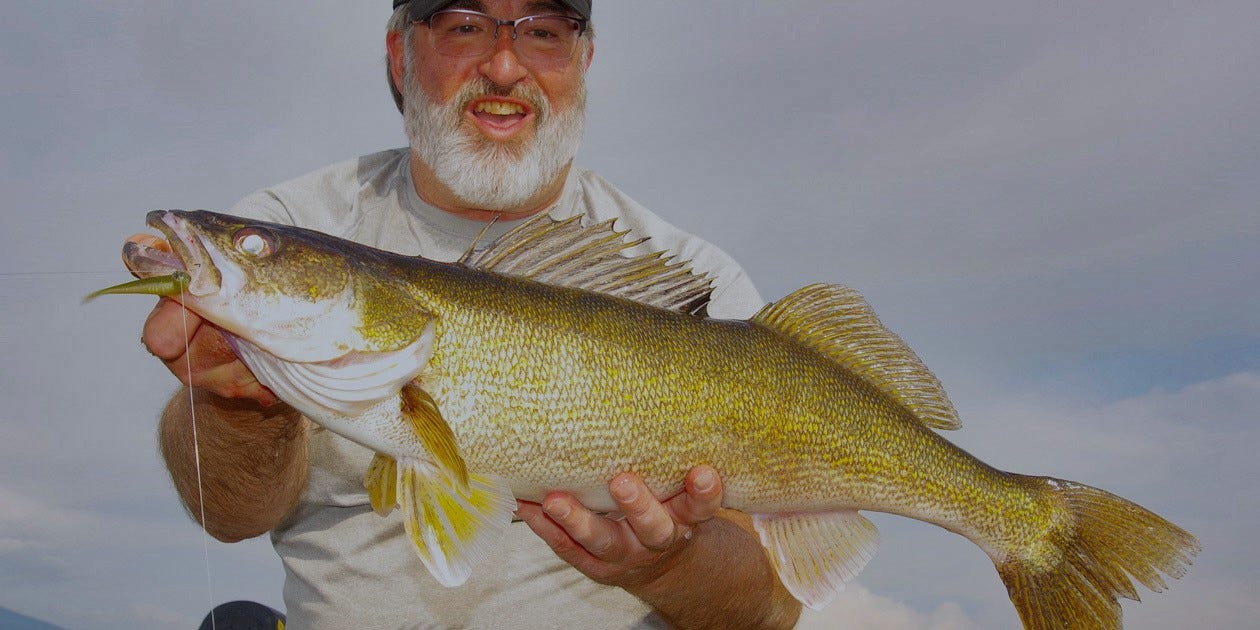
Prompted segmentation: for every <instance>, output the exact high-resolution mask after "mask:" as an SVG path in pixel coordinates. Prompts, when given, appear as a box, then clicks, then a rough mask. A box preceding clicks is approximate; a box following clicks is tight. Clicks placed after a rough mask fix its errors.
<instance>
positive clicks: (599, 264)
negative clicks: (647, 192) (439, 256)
mask: <svg viewBox="0 0 1260 630" xmlns="http://www.w3.org/2000/svg"><path fill="white" fill-rule="evenodd" d="M627 233H628V231H617V230H616V229H614V228H613V220H608V221H604V222H602V223H599V224H597V225H592V226H589V227H586V226H583V225H582V217H581V215H579V216H574V217H570V218H568V219H563V220H557V219H554V218H552V217H551V216H549V215H547V214H546V213H544V214H541V215H539V216H538V217H536V218H534V219H531V220H530V221H527V222H526V223H524V224H522V225H519V226H517V227H516V228H514V229H512V231H510V232H508V233H507V234H504V235H503V236H502V237H501V238H500V239H499V240H498V241H496V242H495V243H494V245H491V246H490V247H488V248H486V249H485V250H484V251H481V252H476V253H472V252H470V253H469V254H466V255H465V256H464V257H463V258H462V259H460V262H461V263H463V264H465V265H467V266H469V267H472V268H474V269H481V270H484V271H493V272H495V273H501V274H505V275H511V276H518V277H522V278H528V279H530V280H535V281H538V282H545V283H547V284H552V285H557V286H564V287H571V288H575V289H584V290H587V291H598V292H600V293H606V294H609V295H615V296H619V297H623V298H628V299H631V300H635V301H636V302H642V303H644V304H649V305H651V306H656V307H659V308H665V309H669V310H673V311H679V312H682V313H697V312H699V311H700V310H701V309H703V308H704V307H705V305H707V304H708V303H709V297H710V295H711V294H712V293H713V286H712V281H711V280H710V278H709V277H708V276H707V275H703V274H697V273H695V272H694V271H693V270H692V269H691V265H690V264H689V263H686V262H681V261H676V260H674V259H672V258H670V257H667V256H666V255H665V252H659V251H658V252H654V253H650V254H643V255H639V256H629V255H627V253H626V250H628V249H630V248H632V247H635V246H636V245H639V244H641V243H643V242H645V241H647V240H648V239H647V238H646V237H645V238H640V239H637V240H626V239H625V238H624V237H625V235H626V234H627Z"/></svg>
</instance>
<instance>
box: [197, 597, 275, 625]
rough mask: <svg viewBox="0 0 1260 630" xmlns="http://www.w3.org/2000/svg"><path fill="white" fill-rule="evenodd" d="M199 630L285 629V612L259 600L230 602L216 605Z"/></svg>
mask: <svg viewBox="0 0 1260 630" xmlns="http://www.w3.org/2000/svg"><path fill="white" fill-rule="evenodd" d="M211 617H214V620H213V621H211V619H210V618H211ZM197 630H284V613H282V612H279V611H277V610H273V609H272V608H270V607H268V606H264V605H262V604H259V603H258V602H247V601H244V600H240V601H235V602H228V603H226V604H219V605H218V606H215V607H214V610H211V611H210V614H208V615H206V618H205V619H203V620H202V621H201V626H200V627H198V628H197Z"/></svg>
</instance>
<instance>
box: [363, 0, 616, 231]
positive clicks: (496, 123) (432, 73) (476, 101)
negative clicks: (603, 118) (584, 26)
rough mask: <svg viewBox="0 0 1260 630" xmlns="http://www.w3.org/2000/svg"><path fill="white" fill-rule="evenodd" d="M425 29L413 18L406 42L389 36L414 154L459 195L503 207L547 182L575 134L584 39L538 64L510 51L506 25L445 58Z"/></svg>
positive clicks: (551, 183)
mask: <svg viewBox="0 0 1260 630" xmlns="http://www.w3.org/2000/svg"><path fill="white" fill-rule="evenodd" d="M452 6H453V7H457V8H470V9H474V10H479V11H483V12H486V13H488V14H490V15H493V16H494V17H496V18H500V19H507V18H516V17H522V16H524V15H535V14H538V13H540V12H543V13H545V12H553V11H562V9H559V8H557V7H551V6H548V5H546V4H543V5H541V6H540V5H539V3H535V2H525V1H523V0H514V1H508V0H500V1H491V2H471V3H469V2H457V3H455V4H453V5H452ZM426 29H427V27H426V26H425V25H423V24H417V25H415V26H414V27H413V30H412V35H411V37H410V38H409V39H410V45H408V43H407V42H406V41H405V40H403V38H401V37H400V36H397V35H396V34H391V37H390V39H389V40H388V44H389V49H390V56H391V66H392V68H393V69H394V73H395V81H396V83H400V84H401V85H402V88H403V89H402V92H403V94H404V96H405V98H404V102H405V105H404V109H405V110H406V111H405V112H404V114H405V117H406V119H407V127H408V136H409V138H410V140H411V146H412V150H413V153H415V155H416V157H418V158H419V159H420V160H422V161H423V162H424V163H425V165H426V166H427V167H428V169H429V170H430V171H432V172H433V173H434V174H435V175H436V177H437V179H438V181H439V182H440V183H441V184H443V185H444V186H445V187H447V188H450V189H451V190H452V191H453V192H454V193H455V196H456V197H457V198H458V199H459V200H460V201H461V202H463V203H465V204H468V205H472V206H476V207H481V208H486V209H508V208H507V207H509V206H513V205H515V204H514V203H513V202H514V201H522V198H532V196H534V193H537V192H538V190H540V189H543V188H548V187H550V188H554V187H555V185H556V184H557V183H558V182H557V181H556V180H557V179H558V178H562V176H563V174H564V173H566V172H567V166H568V164H569V163H570V162H571V161H572V158H573V154H574V153H576V151H577V146H578V143H579V142H580V138H581V128H582V119H583V111H582V110H583V107H584V104H585V86H584V75H585V71H586V68H587V66H588V65H589V61H590V53H591V51H590V45H589V42H587V43H584V44H583V45H582V46H580V47H579V51H578V53H577V54H575V55H574V56H573V57H572V58H570V59H567V60H562V61H561V62H554V61H553V62H547V63H539V62H536V61H531V60H524V59H522V58H521V57H520V56H519V55H517V54H516V52H515V50H514V49H513V44H512V40H511V38H510V29H500V33H499V39H498V45H497V46H496V47H495V48H494V49H493V50H492V51H490V52H488V53H486V54H485V55H483V56H481V57H473V58H453V57H446V56H443V55H440V54H438V53H437V52H436V51H435V50H434V49H433V48H432V46H431V43H430V40H429V37H428V35H429V34H428V32H427V31H426ZM399 75H402V76H399ZM478 171H479V172H480V173H479V174H478ZM508 179H514V180H515V181H513V182H508V181H507V180H508ZM526 180H532V184H531V183H528V181H526ZM417 184H418V185H419V182H417ZM531 186H532V188H534V189H535V190H529V189H530V188H531ZM470 187H471V188H472V189H471V190H470ZM457 188H458V189H457ZM478 189H480V190H478ZM488 189H493V190H488ZM509 189H510V190H511V191H512V192H511V193H508V192H506V191H508V190H509ZM492 193H493V194H492ZM525 200H528V199H525ZM505 204H506V206H505ZM439 205H440V204H439ZM496 206H497V208H495V207H496Z"/></svg>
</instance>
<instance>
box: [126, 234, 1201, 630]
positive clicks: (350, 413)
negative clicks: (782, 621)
mask: <svg viewBox="0 0 1260 630" xmlns="http://www.w3.org/2000/svg"><path fill="white" fill-rule="evenodd" d="M148 224H149V225H151V226H153V227H155V228H157V229H158V230H160V231H161V232H162V233H163V234H164V235H165V236H166V238H167V240H168V242H169V245H170V247H171V250H172V251H171V252H166V251H162V250H160V249H157V248H154V247H150V246H146V245H142V244H138V243H134V242H129V243H128V245H127V246H126V248H125V250H124V258H125V260H126V261H127V264H128V267H129V268H131V270H132V271H133V273H135V274H136V275H138V276H140V277H141V280H140V281H138V282H132V283H128V284H126V285H120V287H119V288H115V289H112V290H111V289H107V290H105V292H124V293H146V292H147V293H156V294H160V295H169V296H171V297H172V298H174V299H177V300H179V301H181V302H182V303H183V304H184V305H185V306H186V307H188V308H190V309H192V310H193V311H196V312H197V313H198V314H200V315H201V316H203V317H204V318H206V319H208V320H210V321H211V322H213V323H214V324H216V325H217V326H219V327H221V328H222V329H223V330H224V331H226V333H227V334H228V338H229V340H230V341H231V343H232V345H233V347H234V348H235V350H236V352H237V353H238V355H239V356H240V357H241V359H242V360H244V362H245V363H246V364H247V365H248V366H249V367H250V369H251V370H253V372H254V373H255V375H257V377H258V379H259V381H261V382H262V383H263V384H264V385H266V386H267V387H269V388H270V389H271V390H272V391H273V392H275V393H276V395H277V396H279V397H280V398H281V399H282V400H284V401H285V402H287V403H288V404H290V405H292V406H294V407H295V408H297V409H298V410H300V411H301V412H302V413H303V414H305V415H306V416H307V417H308V418H310V419H311V420H312V421H314V422H316V423H318V424H320V425H322V426H324V427H326V428H328V429H329V430H332V431H335V432H337V433H339V434H341V435H343V436H345V437H346V438H349V439H350V440H353V441H355V442H358V443H360V444H362V445H364V446H366V447H368V448H370V449H372V450H374V451H375V452H376V456H375V459H374V460H373V462H372V464H371V466H370V468H369V470H367V471H366V475H365V485H366V487H367V489H368V494H369V496H370V498H371V502H372V505H373V507H374V508H375V509H376V510H377V511H378V512H380V513H382V514H387V513H389V512H390V511H391V510H392V509H395V508H399V509H401V510H402V513H403V515H404V522H405V524H406V532H407V534H408V535H409V536H410V538H411V539H412V541H413V542H414V543H415V546H416V550H417V552H418V554H419V556H420V559H421V560H422V561H423V562H424V565H425V566H426V567H427V568H428V569H429V571H431V572H432V573H433V575H434V576H436V577H437V579H438V580H439V581H440V582H441V583H443V584H445V585H448V586H455V585H459V584H461V583H463V582H464V581H465V580H466V579H467V577H468V575H469V572H470V570H471V567H472V566H473V564H475V562H476V561H477V560H478V559H479V558H481V557H483V556H484V555H487V554H488V553H489V552H490V551H491V548H492V543H493V542H494V541H495V540H496V539H497V538H498V537H499V534H500V532H501V530H502V529H503V528H504V527H506V526H507V525H508V523H509V522H510V520H511V518H512V512H513V509H514V507H515V501H514V498H519V499H524V500H529V501H541V500H542V498H543V497H544V496H545V495H546V493H547V492H549V491H553V490H564V491H568V492H572V493H574V494H575V495H576V496H577V497H578V498H579V499H580V500H581V501H582V502H583V503H584V504H586V505H588V506H590V507H591V508H593V509H596V510H614V509H615V504H614V503H613V501H612V498H611V497H610V496H609V495H608V490H607V484H608V482H609V480H610V479H611V478H612V477H613V476H615V475H616V474H618V473H620V472H623V471H632V472H634V473H637V474H638V475H640V476H641V477H642V478H643V479H644V481H645V482H646V483H647V485H648V486H649V487H650V488H651V489H652V491H653V493H654V494H655V495H656V496H657V497H658V498H665V497H669V496H672V495H674V494H676V493H678V492H679V491H680V490H681V489H682V480H683V478H684V476H685V474H686V473H687V471H688V470H690V469H691V468H692V467H694V466H696V465H699V464H709V465H711V466H713V467H714V468H716V469H717V470H718V471H719V472H720V473H721V475H722V480H723V484H724V487H725V504H726V506H728V507H731V508H734V509H737V510H741V511H743V512H746V513H749V514H751V515H752V518H753V525H754V527H755V528H756V531H757V532H758V534H759V535H760V539H761V542H762V544H763V545H764V547H765V550H766V553H767V556H768V557H769V559H770V562H771V564H772V565H773V567H774V569H775V571H776V572H777V573H778V576H779V579H780V580H781V581H782V582H783V584H784V585H785V586H786V587H787V588H788V590H789V591H790V592H791V593H792V594H793V595H794V596H795V597H796V598H797V599H799V600H800V601H801V602H803V603H804V604H805V605H807V606H809V607H811V608H815V609H818V608H821V607H822V606H824V605H825V604H826V603H828V602H829V601H830V600H831V599H832V598H833V597H834V596H835V595H836V593H837V592H838V591H839V590H841V588H843V586H844V584H845V583H846V582H848V581H849V580H851V579H852V578H853V577H854V576H855V575H856V574H857V573H858V572H859V571H860V570H861V569H862V568H863V567H864V566H865V565H866V564H867V562H868V561H869V560H870V559H871V557H872V555H873V554H874V552H875V549H876V546H877V544H878V534H877V532H876V529H875V526H874V525H873V524H872V523H871V522H870V521H869V520H867V519H866V518H865V517H864V516H862V515H861V513H860V511H862V510H870V511H878V512H888V513H892V514H898V515H902V516H906V517H910V518H914V519H918V520H921V521H926V522H929V523H934V524H936V525H939V526H941V527H943V528H945V529H947V530H949V531H952V532H955V533H958V534H961V535H962V536H965V537H967V538H968V539H970V540H972V541H973V542H974V543H976V544H977V545H978V546H979V547H980V548H981V549H983V550H984V552H985V553H987V554H988V555H989V557H990V558H991V559H992V560H993V562H994V564H995V565H996V567H997V571H998V574H999V575H1000V577H1001V579H1002V581H1003V582H1004V583H1005V584H1006V587H1007V589H1008V591H1009V593H1010V596H1011V600H1012V602H1013V603H1014V605H1015V607H1016V608H1017V609H1018V611H1019V615H1020V617H1021V619H1022V620H1023V623H1024V625H1025V627H1027V628H1119V627H1120V626H1121V619H1120V618H1121V609H1120V605H1119V604H1118V602H1117V598H1118V597H1125V598H1130V599H1137V598H1138V593H1137V590H1136V588H1135V586H1134V580H1136V581H1137V582H1140V583H1141V584H1143V585H1145V586H1146V587H1147V588H1149V589H1151V590H1154V591H1160V590H1162V589H1163V588H1165V587H1166V583H1165V580H1164V576H1171V577H1174V578H1175V577H1181V576H1182V575H1183V574H1184V573H1185V571H1186V570H1187V568H1188V566H1189V565H1190V564H1191V560H1192V557H1193V556H1194V555H1195V554H1196V553H1198V551H1199V543H1198V541H1197V540H1196V539H1195V538H1194V537H1193V536H1192V535H1191V534H1189V533H1188V532H1186V531H1184V530H1182V529H1181V528H1179V527H1177V526H1175V525H1173V524H1171V523H1169V522H1167V521H1165V520H1164V519H1162V518H1160V517H1159V516H1157V515H1155V514H1153V513H1151V512H1150V511H1148V510H1146V509H1144V508H1142V507H1140V506H1138V505H1136V504H1134V503H1131V502H1129V501H1126V500H1124V499H1122V498H1120V497H1117V496H1114V495H1112V494H1109V493H1107V492H1105V491H1103V490H1099V489H1096V488H1092V487H1089V486H1086V485H1082V484H1079V483H1075V482H1072V481H1065V480H1060V479H1053V478H1049V477H1033V476H1025V475H1019V474H1014V473H1008V472H1003V471H1000V470H997V469H995V468H992V467H990V466H988V465H986V464H985V463H984V462H982V461H980V460H978V459H976V458H975V457H972V456H971V455H969V454H968V453H966V452H964V451H963V450H961V449H959V448H958V447H956V446H954V445H953V444H951V443H950V442H949V441H947V440H945V439H944V438H943V437H941V435H940V434H939V433H938V432H937V431H936V430H940V429H955V428H957V427H958V418H957V415H956V413H955V411H954V408H953V406H952V405H951V403H950V402H949V399H948V398H947V397H946V395H945V392H944V390H943V389H942V387H941V384H940V383H939V382H938V381H937V379H936V378H935V377H934V376H933V375H932V374H931V372H929V371H928V369H927V368H926V367H925V366H924V365H923V364H922V362H921V361H920V360H919V358H918V357H917V356H916V355H915V354H914V352H913V351H912V350H911V349H910V348H909V347H908V346H907V345H906V344H905V343H904V342H903V341H902V340H901V339H900V338H899V337H897V336H896V335H895V334H893V333H892V332H890V331H888V330H887V329H886V328H885V327H884V326H883V325H882V324H881V323H880V322H879V320H878V319H877V318H876V317H875V315H874V313H873V312H872V310H871V308H870V307H869V306H868V305H867V303H866V302H865V300H863V299H862V297H861V296H860V295H858V294H857V293H856V292H854V291H852V290H850V289H847V288H844V287H840V286H834V285H821V284H819V285H811V286H807V287H805V288H802V289H800V290H798V291H796V292H794V293H792V294H791V295H789V296H787V297H785V298H783V299H782V300H780V301H778V302H776V303H774V304H771V305H768V306H766V307H765V308H764V309H762V310H761V311H760V312H759V313H758V314H757V315H756V316H754V317H752V318H751V319H749V320H747V321H742V320H716V319H709V318H706V317H704V316H702V315H701V314H700V313H702V312H703V307H704V305H705V304H706V303H707V301H708V298H709V294H710V291H711V288H710V284H709V280H708V279H707V278H706V277H704V276H700V275H697V274H695V273H693V272H692V271H691V270H690V268H689V267H688V266H687V265H686V264H685V263H679V262H674V261H672V260H670V259H667V258H666V257H664V256H663V255H662V254H659V253H658V254H651V255H638V256H634V257H631V256H629V255H628V254H627V253H626V250H628V249H629V248H631V247H632V246H635V245H637V244H638V243H640V242H641V241H627V240H626V239H625V238H624V233H621V232H617V231H616V230H614V229H613V227H612V225H611V223H604V224H600V225H596V226H591V227H583V226H582V225H581V222H580V220H578V219H571V220H567V221H556V220H553V219H551V218H549V217H545V216H543V217H540V218H538V219H535V220H532V221H529V222H527V223H525V224H524V225H522V226H520V227H518V228H516V229H515V230H513V231H512V232H510V233H509V234H508V235H506V236H505V237H503V238H501V239H500V240H499V241H498V242H497V243H495V244H494V245H493V246H491V247H490V248H488V249H487V250H485V251H484V252H482V253H479V254H471V253H470V254H468V255H465V257H464V258H463V259H462V260H461V261H459V262H457V263H439V262H434V261H430V260H426V259H423V258H416V257H408V256H402V255H398V254H393V253H389V252H384V251H380V250H376V249H372V248H369V247H367V246H364V245H361V244H357V243H353V242H349V241H345V240H341V239H337V238H334V237H331V236H328V235H325V234H321V233H318V232H313V231H310V230H304V229H299V228H296V227H292V226H285V225H276V224H271V223H264V222H259V221H252V220H247V219H241V218H237V217H232V216H227V215H222V214H215V213H211V212H205V211H197V212H184V211H157V212H152V213H150V214H149V215H148Z"/></svg>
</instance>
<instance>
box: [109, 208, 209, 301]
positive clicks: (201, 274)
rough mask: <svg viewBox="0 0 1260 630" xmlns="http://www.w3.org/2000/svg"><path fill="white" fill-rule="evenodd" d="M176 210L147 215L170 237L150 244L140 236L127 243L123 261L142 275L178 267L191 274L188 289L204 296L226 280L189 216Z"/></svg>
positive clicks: (150, 222) (162, 273) (151, 224)
mask: <svg viewBox="0 0 1260 630" xmlns="http://www.w3.org/2000/svg"><path fill="white" fill-rule="evenodd" d="M180 214H181V213H180V212H178V211H174V210H154V211H153V212H150V213H148V214H147V215H145V223H146V224H147V225H148V226H149V227H152V228H155V229H157V230H158V231H159V232H161V233H162V235H163V236H165V237H166V241H165V245H167V246H168V247H169V248H170V250H169V251H168V250H166V249H163V248H162V247H161V244H162V243H157V244H156V245H157V246H154V244H149V243H145V242H140V241H139V240H136V239H131V240H128V241H127V242H126V243H125V244H123V262H124V264H126V265H127V269H129V270H131V273H133V274H135V275H136V276H137V277H139V278H151V277H155V276H166V275H170V274H173V273H175V272H177V271H179V272H184V273H187V274H188V276H189V277H190V280H189V283H188V289H187V290H188V293H190V294H191V295H194V296H204V295H210V294H212V293H215V292H217V291H218V290H219V287H220V286H221V284H222V278H221V276H220V274H219V270H218V269H217V268H216V267H215V266H214V264H213V263H212V262H211V260H210V253H209V252H208V251H207V250H206V247H205V245H204V244H203V243H202V241H201V238H200V237H198V236H197V234H196V232H195V231H194V230H193V229H192V227H191V224H190V223H189V221H188V220H187V219H184V218H183V217H182V216H180Z"/></svg>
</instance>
